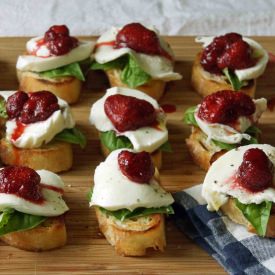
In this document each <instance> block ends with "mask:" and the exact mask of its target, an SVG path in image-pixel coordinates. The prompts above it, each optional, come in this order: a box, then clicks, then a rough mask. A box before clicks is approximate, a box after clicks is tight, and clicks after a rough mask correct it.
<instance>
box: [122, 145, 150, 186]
mask: <svg viewBox="0 0 275 275" xmlns="http://www.w3.org/2000/svg"><path fill="white" fill-rule="evenodd" d="M118 165H119V168H120V170H121V172H122V174H123V175H124V176H126V177H127V178H128V179H129V180H131V181H134V182H137V183H149V181H150V179H151V178H152V177H153V176H154V173H155V167H154V164H153V162H152V159H151V156H150V154H149V153H147V152H141V153H132V152H129V151H126V150H125V151H121V152H120V153H119V155H118Z"/></svg>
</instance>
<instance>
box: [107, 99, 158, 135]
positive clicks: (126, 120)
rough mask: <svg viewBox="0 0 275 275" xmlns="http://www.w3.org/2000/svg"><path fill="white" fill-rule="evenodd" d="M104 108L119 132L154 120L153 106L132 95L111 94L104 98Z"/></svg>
mask: <svg viewBox="0 0 275 275" xmlns="http://www.w3.org/2000/svg"><path fill="white" fill-rule="evenodd" d="M104 110H105V113H106V115H107V117H108V118H109V119H110V120H111V122H112V123H113V125H114V126H115V128H116V129H117V130H118V131H119V132H125V131H130V130H136V129H138V128H141V127H145V126H151V125H153V124H155V122H156V111H155V108H154V106H153V105H152V104H151V103H149V102H148V101H146V100H143V99H138V98H135V97H132V96H125V95H111V96H109V97H108V98H107V99H106V100H105V103H104Z"/></svg>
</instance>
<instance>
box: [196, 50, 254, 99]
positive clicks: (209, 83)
mask: <svg viewBox="0 0 275 275" xmlns="http://www.w3.org/2000/svg"><path fill="white" fill-rule="evenodd" d="M201 54H202V53H201V52H200V53H198V54H197V56H196V58H195V61H194V63H193V67H192V75H191V84H192V86H193V88H194V90H195V91H197V92H198V94H199V95H201V96H202V97H205V96H207V95H210V94H213V93H215V92H217V91H221V90H233V88H232V86H231V85H230V84H228V83H226V82H217V81H215V80H214V79H209V78H206V77H205V74H204V73H203V71H204V69H203V67H202V66H201V64H200V59H201ZM240 91H242V92H244V93H245V94H247V95H249V96H250V97H254V96H255V91H256V80H255V79H253V80H251V81H250V82H249V84H248V86H245V87H243V88H242V89H241V90H240Z"/></svg>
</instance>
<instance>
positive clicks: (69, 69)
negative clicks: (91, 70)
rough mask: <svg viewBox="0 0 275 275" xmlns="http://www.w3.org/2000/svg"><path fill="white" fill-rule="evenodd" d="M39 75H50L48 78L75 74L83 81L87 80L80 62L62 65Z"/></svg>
mask: <svg viewBox="0 0 275 275" xmlns="http://www.w3.org/2000/svg"><path fill="white" fill-rule="evenodd" d="M39 75H40V76H41V77H48V78H58V77H63V76H74V77H76V78H77V79H79V80H81V81H85V76H84V75H83V72H82V70H81V67H80V65H79V63H78V62H75V63H71V64H69V65H66V66H62V67H59V68H56V69H53V70H48V71H44V72H40V73H39Z"/></svg>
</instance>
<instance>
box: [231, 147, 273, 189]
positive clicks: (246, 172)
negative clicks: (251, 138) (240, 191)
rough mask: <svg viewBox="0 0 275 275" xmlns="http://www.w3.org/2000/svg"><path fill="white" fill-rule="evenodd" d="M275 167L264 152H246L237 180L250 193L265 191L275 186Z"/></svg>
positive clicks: (253, 149)
mask: <svg viewBox="0 0 275 275" xmlns="http://www.w3.org/2000/svg"><path fill="white" fill-rule="evenodd" d="M273 174H274V165H273V163H272V162H271V161H270V160H269V158H268V157H267V155H266V154H265V153H264V151H263V150H261V149H258V148H252V149H249V150H247V151H246V152H245V154H244V156H243V162H242V164H241V165H240V167H239V169H238V171H237V175H236V180H237V183H238V184H239V185H240V186H242V187H243V188H245V189H247V190H249V191H250V192H260V191H264V190H265V189H267V188H268V187H271V186H272V185H273Z"/></svg>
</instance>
